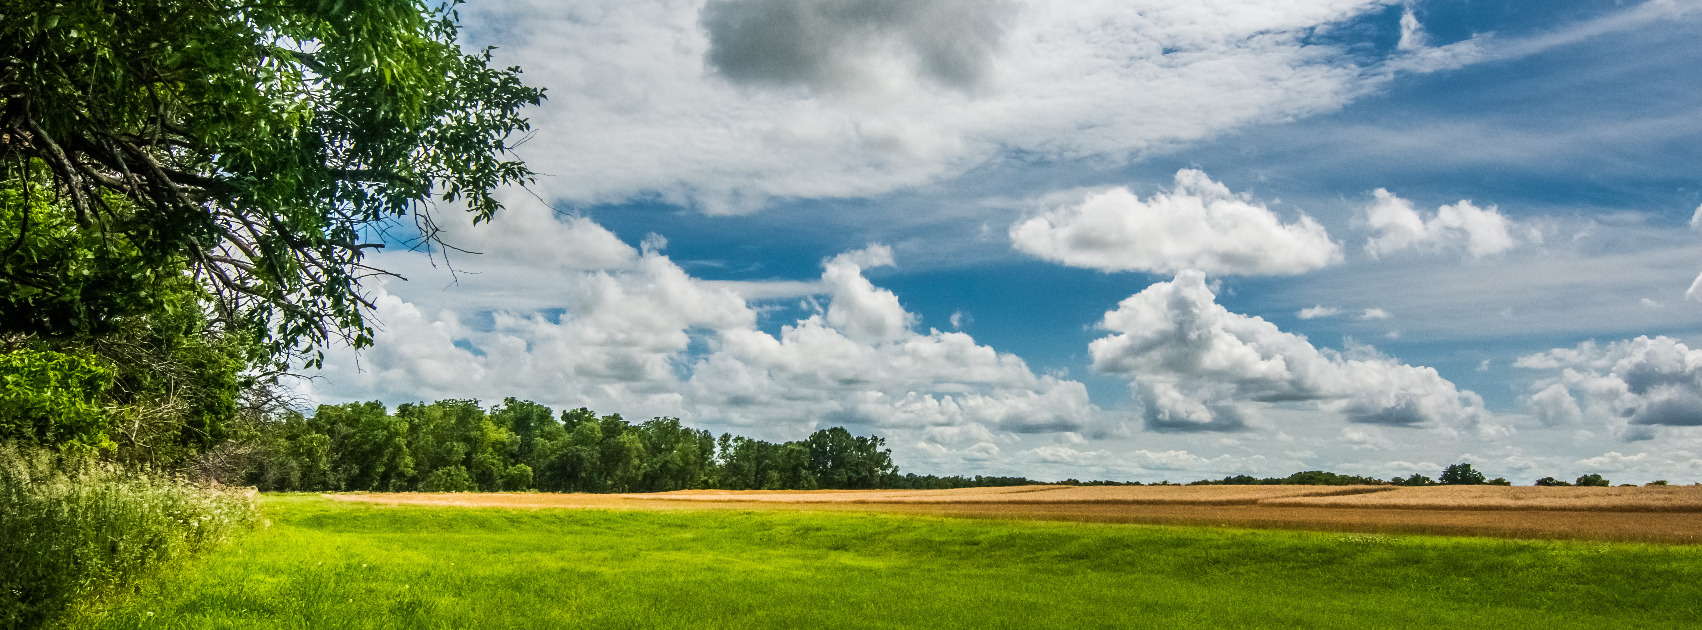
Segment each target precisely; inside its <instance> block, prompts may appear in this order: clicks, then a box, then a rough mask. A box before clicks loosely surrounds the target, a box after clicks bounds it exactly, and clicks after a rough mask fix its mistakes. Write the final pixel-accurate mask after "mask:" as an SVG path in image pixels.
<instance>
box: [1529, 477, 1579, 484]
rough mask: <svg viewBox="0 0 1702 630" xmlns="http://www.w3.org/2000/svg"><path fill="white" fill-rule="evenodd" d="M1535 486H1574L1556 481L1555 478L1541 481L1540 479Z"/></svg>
mask: <svg viewBox="0 0 1702 630" xmlns="http://www.w3.org/2000/svg"><path fill="white" fill-rule="evenodd" d="M1533 485H1538V486H1570V485H1572V484H1569V483H1566V482H1564V481H1561V480H1559V479H1555V478H1553V477H1543V478H1541V479H1538V480H1537V482H1536V483H1535V484H1533Z"/></svg>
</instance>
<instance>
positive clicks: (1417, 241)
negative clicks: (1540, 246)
mask: <svg viewBox="0 0 1702 630" xmlns="http://www.w3.org/2000/svg"><path fill="white" fill-rule="evenodd" d="M1372 194H1373V195H1374V196H1375V197H1376V200H1375V201H1374V202H1372V204H1371V206H1370V207H1368V208H1366V210H1365V226H1366V228H1367V229H1369V230H1371V231H1373V232H1376V234H1375V235H1374V236H1372V237H1371V238H1370V239H1367V240H1366V242H1365V252H1366V253H1367V254H1370V255H1371V256H1372V257H1373V258H1375V257H1379V256H1382V255H1385V254H1391V253H1394V252H1399V251H1403V250H1408V249H1414V250H1420V251H1447V250H1458V249H1464V250H1465V251H1466V252H1467V253H1468V254H1470V255H1471V256H1472V257H1474V258H1481V257H1484V256H1488V255H1491V254H1498V253H1501V252H1504V251H1507V250H1509V249H1512V248H1513V247H1514V246H1515V245H1517V244H1518V243H1517V241H1516V240H1515V239H1514V237H1513V231H1514V230H1515V228H1516V227H1517V226H1516V225H1515V224H1514V223H1513V222H1512V221H1510V220H1508V219H1507V217H1505V216H1502V215H1501V212H1500V211H1498V210H1496V208H1495V206H1490V207H1489V208H1487V209H1485V208H1479V207H1477V206H1475V205H1473V204H1472V202H1470V201H1465V200H1461V201H1460V202H1459V203H1456V204H1454V205H1451V206H1442V207H1441V208H1438V209H1437V210H1436V213H1435V214H1433V215H1430V217H1429V218H1426V217H1424V216H1423V215H1421V214H1420V213H1419V212H1418V210H1417V209H1415V208H1413V205H1412V202H1411V201H1407V200H1405V199H1402V198H1400V197H1397V196H1395V194H1394V193H1391V192H1389V191H1387V190H1384V189H1382V188H1378V189H1377V190H1376V191H1374V192H1373V193H1372ZM1529 233H1530V234H1532V235H1533V237H1534V234H1535V232H1529Z"/></svg>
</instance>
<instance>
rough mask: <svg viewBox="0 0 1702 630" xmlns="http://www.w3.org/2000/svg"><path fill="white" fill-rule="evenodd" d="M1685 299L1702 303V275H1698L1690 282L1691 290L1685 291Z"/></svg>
mask: <svg viewBox="0 0 1702 630" xmlns="http://www.w3.org/2000/svg"><path fill="white" fill-rule="evenodd" d="M1684 299H1686V300H1692V301H1696V302H1702V274H1696V279H1695V280H1692V281H1690V288H1688V289H1685V290H1684Z"/></svg>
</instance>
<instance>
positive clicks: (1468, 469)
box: [1441, 464, 1484, 486]
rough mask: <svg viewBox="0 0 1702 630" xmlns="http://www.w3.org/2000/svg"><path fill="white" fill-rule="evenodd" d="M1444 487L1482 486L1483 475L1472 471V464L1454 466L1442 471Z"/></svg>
mask: <svg viewBox="0 0 1702 630" xmlns="http://www.w3.org/2000/svg"><path fill="white" fill-rule="evenodd" d="M1441 482H1442V485H1444V486H1481V485H1483V482H1484V477H1483V473H1481V472H1478V471H1476V470H1472V465H1471V464H1454V465H1452V466H1449V467H1448V469H1447V470H1444V471H1442V479H1441Z"/></svg>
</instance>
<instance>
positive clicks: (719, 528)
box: [70, 490, 1702, 630]
mask: <svg viewBox="0 0 1702 630" xmlns="http://www.w3.org/2000/svg"><path fill="white" fill-rule="evenodd" d="M1189 492H1197V490H1189ZM1273 492H1275V491H1273ZM827 494H828V493H817V494H813V495H811V496H816V497H822V496H826V495H827ZM957 494H961V495H964V496H984V495H985V494H1006V493H998V492H991V491H987V492H984V493H983V494H979V495H978V494H976V493H962V492H960V493H957ZM1008 494H1011V495H1012V496H1020V494H1023V493H1015V492H1013V493H1008ZM1136 494H1139V493H1136ZM674 496H675V497H676V498H674V499H663V500H656V499H638V498H632V497H618V496H606V495H605V496H589V497H588V496H581V495H554V497H555V498H560V499H562V501H561V502H562V503H571V502H573V501H578V502H579V503H578V506H577V508H575V509H564V508H561V507H546V506H545V505H544V502H543V501H539V500H537V499H541V498H551V495H489V496H472V495H461V496H460V497H458V498H459V499H461V500H462V502H464V503H470V504H495V503H498V502H497V501H495V500H494V499H510V500H511V503H515V504H519V502H518V501H517V500H518V499H532V500H533V501H532V502H531V503H530V504H527V505H529V507H526V508H523V509H522V508H516V507H461V506H452V505H410V504H407V502H405V501H401V500H400V499H417V500H422V501H440V502H442V501H448V500H449V498H448V496H447V495H435V496H434V495H367V496H358V495H357V496H353V497H350V496H342V497H339V498H357V499H366V500H359V501H348V500H335V499H333V498H330V497H324V496H318V495H263V503H264V509H265V512H266V515H267V518H268V519H270V523H271V524H270V526H268V527H267V528H265V529H264V530H262V531H259V532H256V533H254V534H252V535H250V536H248V537H247V538H246V539H244V540H242V541H241V542H239V543H237V544H236V545H234V546H233V547H230V548H227V549H224V550H222V551H220V552H217V553H215V554H213V555H211V556H208V557H206V558H204V559H202V560H200V561H198V562H196V563H195V564H192V565H190V566H188V567H185V568H184V569H182V570H181V571H179V572H178V573H177V574H175V575H170V576H165V577H163V578H162V579H160V580H157V581H155V582H153V583H150V584H149V585H147V586H145V587H144V588H143V589H142V590H141V591H140V592H138V593H134V594H132V595H130V596H127V597H122V598H117V599H115V600H112V601H110V602H108V603H106V604H104V606H105V607H104V608H90V609H86V610H84V611H81V613H80V614H79V615H78V616H77V617H75V618H74V619H73V620H72V622H71V624H70V626H71V627H73V628H247V627H267V628H272V627H286V628H799V627H820V628H1166V629H1173V628H1183V629H1186V628H1342V629H1347V628H1352V629H1363V628H1426V629H1428V628H1464V627H1470V628H1530V627H1541V628H1545V630H1563V629H1571V628H1620V627H1625V628H1686V627H1694V624H1695V619H1697V618H1699V617H1702V547H1697V546H1692V545H1666V544H1648V543H1603V542H1588V541H1555V540H1546V541H1544V540H1508V539H1496V538H1470V537H1435V536H1406V535H1380V534H1365V533H1340V532H1317V531H1285V530H1254V529H1245V528H1236V527H1184V526H1155V525H1139V524H1124V523H1082V522H1054V521H1043V520H1010V519H991V518H946V517H941V516H938V515H934V514H928V513H891V512H888V511H885V510H886V507H885V506H907V507H908V508H909V509H916V508H930V509H938V508H940V507H941V506H951V505H967V506H979V507H981V508H1003V509H1007V510H1011V509H1015V510H1018V511H1020V510H1022V509H1027V508H1018V507H1015V506H1019V505H1027V506H1043V505H1044V504H1038V503H1028V504H1013V503H998V502H986V501H983V502H979V503H975V502H965V503H956V504H954V503H939V502H936V503H931V504H930V503H918V502H914V501H912V502H910V503H889V504H879V503H850V502H848V501H832V502H819V503H814V504H810V505H814V506H817V507H824V506H825V507H828V508H830V509H828V510H826V511H815V510H806V509H798V508H797V506H800V505H805V504H803V503H799V502H791V503H783V502H778V501H772V500H771V501H729V500H716V501H694V500H679V499H678V497H679V496H681V495H674ZM706 496H707V495H706ZM952 496H955V495H952ZM1119 496H1126V497H1128V498H1145V497H1135V495H1119ZM1178 496H1180V495H1178ZM1238 496H1239V495H1238ZM1100 498H1103V497H1100ZM1171 498H1175V497H1171ZM1208 498H1210V497H1208ZM1054 505H1069V504H1067V503H1057V504H1054ZM1092 505H1099V506H1102V507H1104V506H1110V507H1121V508H1124V509H1128V508H1130V507H1139V506H1140V505H1139V504H1121V505H1118V504H1113V503H1104V502H1101V503H1097V504H1092ZM747 506H766V507H765V508H750V507H747ZM1144 507H1146V508H1152V509H1178V508H1201V509H1226V508H1237V509H1247V508H1253V509H1262V508H1258V506H1251V505H1230V506H1226V505H1187V504H1176V503H1170V504H1146V505H1145V506H1144ZM873 508H879V509H873ZM1276 509H1311V510H1320V509H1335V510H1338V511H1341V510H1346V511H1352V510H1354V509H1357V508H1276ZM1382 511H1384V512H1424V511H1423V510H1392V509H1391V510H1382ZM1477 513H1484V512H1483V511H1478V512H1477ZM1645 514H1646V515H1649V514H1652V515H1661V514H1667V513H1645ZM989 516H990V514H989ZM1690 516H1691V517H1692V518H1694V515H1690Z"/></svg>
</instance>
